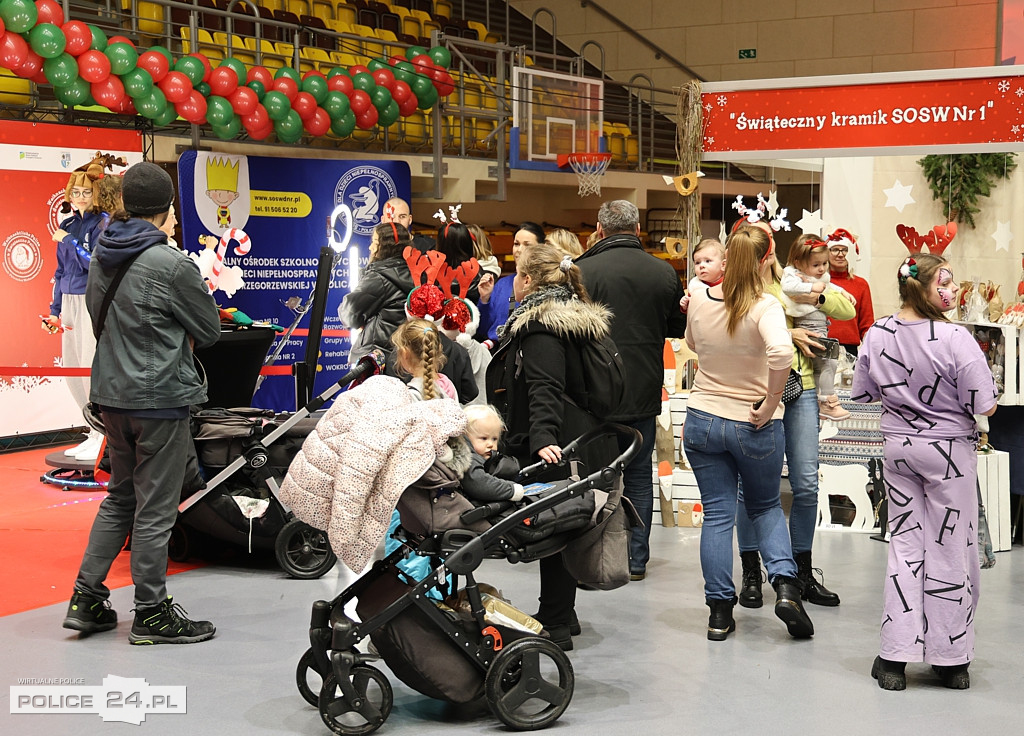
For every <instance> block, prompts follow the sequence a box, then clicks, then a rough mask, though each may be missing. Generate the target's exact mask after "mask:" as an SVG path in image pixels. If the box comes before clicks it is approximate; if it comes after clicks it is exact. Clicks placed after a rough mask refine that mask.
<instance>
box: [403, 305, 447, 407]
mask: <svg viewBox="0 0 1024 736" xmlns="http://www.w3.org/2000/svg"><path fill="white" fill-rule="evenodd" d="M391 342H392V343H393V344H394V346H395V364H396V366H397V368H398V370H399V371H401V372H402V373H404V374H406V375H409V376H412V378H411V379H410V380H409V390H410V391H412V392H413V394H414V395H415V396H417V397H418V398H420V399H422V400H424V401H429V400H431V399H443V398H449V399H455V400H456V401H458V400H459V395H458V393H457V392H456V391H455V385H454V384H453V383H452V382H451V380H449V378H448V376H446V375H444V374H443V373H441V368H442V367H443V366H444V364H445V357H444V351H443V350H442V348H441V335H440V333H438V331H437V327H436V326H435V325H434V323H433V322H430V321H429V320H425V319H410V320H408V321H407V322H405V323H403V324H402V325H400V326H399V328H398V329H397V330H395V333H394V334H393V335H392V336H391Z"/></svg>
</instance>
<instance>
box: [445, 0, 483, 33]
mask: <svg viewBox="0 0 1024 736" xmlns="http://www.w3.org/2000/svg"><path fill="white" fill-rule="evenodd" d="M434 17H436V18H449V19H450V18H451V17H452V4H451V3H450V2H449V1H448V0H434ZM481 38H482V36H481Z"/></svg>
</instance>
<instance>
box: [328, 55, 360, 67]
mask: <svg viewBox="0 0 1024 736" xmlns="http://www.w3.org/2000/svg"><path fill="white" fill-rule="evenodd" d="M331 61H332V62H334V65H335V66H340V67H343V68H345V69H348V68H349V67H353V66H355V65H356V64H358V63H359V58H358V57H357V56H356V55H355V54H347V53H345V52H344V51H332V52H331Z"/></svg>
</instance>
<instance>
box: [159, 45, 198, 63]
mask: <svg viewBox="0 0 1024 736" xmlns="http://www.w3.org/2000/svg"><path fill="white" fill-rule="evenodd" d="M149 51H155V52H157V53H158V54H163V56H164V58H166V59H167V66H169V67H172V68H173V67H174V57H173V56H171V52H170V51H168V50H167V49H166V48H165V47H163V46H150V47H149ZM200 63H202V62H200Z"/></svg>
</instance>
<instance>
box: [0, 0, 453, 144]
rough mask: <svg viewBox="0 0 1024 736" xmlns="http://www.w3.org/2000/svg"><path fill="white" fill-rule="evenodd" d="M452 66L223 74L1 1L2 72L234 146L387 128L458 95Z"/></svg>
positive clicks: (401, 64)
mask: <svg viewBox="0 0 1024 736" xmlns="http://www.w3.org/2000/svg"><path fill="white" fill-rule="evenodd" d="M450 64H451V54H450V53H449V52H448V50H447V49H445V48H444V47H442V46H435V47H434V48H432V49H429V50H427V49H425V48H423V47H422V46H413V47H411V48H409V49H408V50H407V51H406V55H405V57H402V56H392V57H391V58H389V59H383V58H379V59H373V60H372V61H370V62H369V63H368V64H367V65H366V66H362V65H353V66H350V67H348V68H347V69H346V68H344V67H340V66H338V67H335V68H333V69H331V71H330V72H329V73H328V74H326V75H325V74H323V73H321V72H319V71H316V70H310V71H307V72H306V73H305V74H301V75H300V74H299V72H298V71H297V70H296V69H293V68H291V67H287V66H285V67H281V68H279V69H276V70H275V71H271V70H270V69H268V68H266V67H263V66H252V67H246V65H245V64H243V63H242V62H241V61H239V60H238V59H235V58H233V57H228V58H226V59H223V60H222V61H220V63H219V64H218V65H217V66H216V67H214V66H213V64H211V62H210V60H209V59H208V58H207V57H206V56H205V55H203V54H201V53H192V54H187V55H184V56H181V57H180V58H178V59H177V60H175V59H174V58H173V57H172V56H171V52H170V51H168V50H167V49H166V48H164V47H163V46H153V47H151V48H149V49H145V50H140V49H138V48H136V47H135V45H134V44H133V43H132V42H131V41H130V40H129V39H127V38H125V37H124V36H112V37H110V38H107V36H106V34H104V32H103V31H102V30H100V29H99V28H97V27H96V26H94V25H89V24H86V23H84V22H83V21H80V20H70V21H67V22H64V11H63V9H62V8H61V6H60V4H59V3H57V2H55V1H54V0H36V1H35V2H32V0H0V67H3V68H6V69H10V70H11V71H12V72H14V74H15V75H17V76H19V77H23V78H25V79H31V80H32V81H34V82H36V83H37V84H51V85H53V88H54V93H55V96H56V98H57V100H58V101H60V102H61V103H62V104H64V105H67V106H69V107H71V106H89V105H102V106H103V107H106V108H107V109H108V110H110V111H111V112H114V113H120V114H125V115H135V114H138V115H141V116H143V117H145V118H148V119H150V120H152V121H153V124H154V125H156V126H165V125H168V124H169V123H171V122H172V121H173V120H176V119H177V118H182V119H183V120H186V121H187V122H189V123H194V124H196V125H207V124H208V125H209V126H210V128H211V129H212V130H213V132H214V133H215V134H216V135H217V136H218V137H219V138H223V139H225V140H230V139H232V138H234V137H236V136H237V135H238V134H239V133H240V132H241V130H242V129H243V128H244V129H245V132H246V133H247V134H248V135H249V137H250V138H252V139H254V140H264V139H266V138H267V137H269V136H270V135H271V134H274V135H275V136H276V138H277V140H278V141H280V142H282V143H295V142H296V141H298V140H299V139H300V138H301V137H302V135H303V133H306V134H308V135H311V136H315V137H319V136H323V135H328V134H329V135H333V136H335V137H338V138H346V137H348V136H349V135H351V134H352V131H353V130H355V129H356V128H359V129H361V130H370V129H371V128H373V127H374V126H380V127H382V128H386V127H388V126H390V125H392V124H394V123H395V122H396V121H397V120H398V119H399V118H404V117H408V116H410V115H412V114H413V113H415V112H416V111H417V110H422V111H426V110H429V109H431V108H432V107H433V106H434V105H435V104H437V101H438V99H439V98H441V97H447V96H448V95H450V94H451V93H452V92H453V91H454V89H455V82H454V80H453V79H452V76H451V74H450V73H449V72H448V66H449V65H450Z"/></svg>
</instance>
